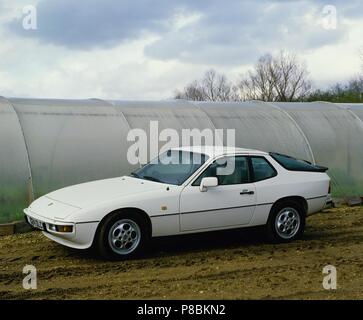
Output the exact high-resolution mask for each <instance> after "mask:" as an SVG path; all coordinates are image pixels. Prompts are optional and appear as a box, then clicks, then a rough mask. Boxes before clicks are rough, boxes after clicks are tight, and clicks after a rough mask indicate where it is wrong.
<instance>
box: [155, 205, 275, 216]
mask: <svg viewBox="0 0 363 320" xmlns="http://www.w3.org/2000/svg"><path fill="white" fill-rule="evenodd" d="M272 204H273V202H271V203H260V204H256V205H249V206H237V207H228V208H216V209H208V210H198V211H189V212H181V213H180V214H191V213H201V212H208V211H220V210H229V209H239V208H248V207H259V206H267V205H272ZM175 215H179V213H169V214H168V213H166V214H160V215H156V216H150V218H159V217H168V216H175Z"/></svg>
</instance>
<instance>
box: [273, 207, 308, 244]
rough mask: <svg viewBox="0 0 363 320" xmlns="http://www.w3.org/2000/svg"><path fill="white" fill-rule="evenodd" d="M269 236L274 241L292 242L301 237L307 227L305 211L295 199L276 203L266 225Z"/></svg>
mask: <svg viewBox="0 0 363 320" xmlns="http://www.w3.org/2000/svg"><path fill="white" fill-rule="evenodd" d="M266 229H267V236H268V238H269V239H270V240H272V241H274V242H290V241H293V240H295V239H297V238H299V237H300V236H301V235H302V234H303V232H304V229H305V212H304V209H303V207H302V206H301V205H300V204H299V203H298V202H294V201H286V202H282V203H280V204H277V205H275V206H274V207H273V208H272V210H271V213H270V216H269V220H268V223H267V226H266Z"/></svg>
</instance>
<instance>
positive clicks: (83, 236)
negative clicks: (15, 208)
mask: <svg viewBox="0 0 363 320" xmlns="http://www.w3.org/2000/svg"><path fill="white" fill-rule="evenodd" d="M24 213H25V217H26V220H27V221H28V217H30V218H33V219H36V220H38V221H40V223H41V224H42V226H43V229H44V230H43V234H44V235H45V236H46V237H47V238H49V239H51V240H53V241H55V242H58V243H60V244H61V245H64V246H67V247H71V248H75V249H87V248H89V247H91V246H92V243H93V239H94V236H95V234H96V230H97V227H98V222H82V223H72V222H64V221H57V220H54V219H49V218H45V217H43V216H40V215H38V214H36V213H35V212H33V211H31V210H29V209H24ZM28 222H29V221H28ZM50 225H72V226H73V230H72V232H69V233H62V232H56V231H53V230H50Z"/></svg>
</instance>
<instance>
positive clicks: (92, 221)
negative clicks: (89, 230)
mask: <svg viewBox="0 0 363 320" xmlns="http://www.w3.org/2000/svg"><path fill="white" fill-rule="evenodd" d="M96 222H100V221H85V222H76V223H75V224H86V223H96Z"/></svg>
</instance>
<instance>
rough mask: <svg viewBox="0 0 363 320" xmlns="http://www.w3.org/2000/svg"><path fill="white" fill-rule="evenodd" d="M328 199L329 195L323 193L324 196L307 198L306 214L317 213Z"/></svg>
mask: <svg viewBox="0 0 363 320" xmlns="http://www.w3.org/2000/svg"><path fill="white" fill-rule="evenodd" d="M328 199H331V196H330V195H329V194H328V195H325V196H321V197H315V198H310V199H307V203H308V214H307V215H308V216H311V215H313V214H315V213H318V212H319V211H321V210H322V209H324V208H325V207H326V205H327V201H328Z"/></svg>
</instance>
